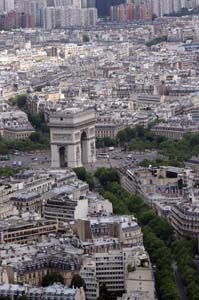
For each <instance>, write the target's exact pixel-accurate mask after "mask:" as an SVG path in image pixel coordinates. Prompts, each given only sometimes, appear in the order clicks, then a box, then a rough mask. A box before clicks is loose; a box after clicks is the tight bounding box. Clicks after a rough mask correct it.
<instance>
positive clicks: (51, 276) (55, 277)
mask: <svg viewBox="0 0 199 300" xmlns="http://www.w3.org/2000/svg"><path fill="white" fill-rule="evenodd" d="M54 283H62V284H64V278H63V276H62V275H61V274H60V273H56V272H52V273H47V274H46V275H45V276H44V277H43V278H42V286H43V287H45V286H49V285H52V284H54Z"/></svg>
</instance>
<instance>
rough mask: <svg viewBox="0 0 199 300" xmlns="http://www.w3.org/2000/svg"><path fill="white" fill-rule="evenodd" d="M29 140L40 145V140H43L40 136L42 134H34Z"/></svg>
mask: <svg viewBox="0 0 199 300" xmlns="http://www.w3.org/2000/svg"><path fill="white" fill-rule="evenodd" d="M29 139H30V140H31V141H32V142H36V143H39V142H40V140H41V134H40V132H33V133H31V135H30V137H29Z"/></svg>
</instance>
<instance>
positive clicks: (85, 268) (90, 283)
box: [80, 258, 99, 300]
mask: <svg viewBox="0 0 199 300" xmlns="http://www.w3.org/2000/svg"><path fill="white" fill-rule="evenodd" d="M80 276H81V277H82V278H84V281H85V283H86V299H87V300H96V299H97V298H98V297H99V282H98V281H97V277H96V262H95V261H93V260H92V259H89V258H87V259H86V260H85V261H84V263H83V265H82V267H81V269H80Z"/></svg>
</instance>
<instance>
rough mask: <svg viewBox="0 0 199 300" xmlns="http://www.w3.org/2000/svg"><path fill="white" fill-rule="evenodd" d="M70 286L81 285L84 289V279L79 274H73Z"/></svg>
mask: <svg viewBox="0 0 199 300" xmlns="http://www.w3.org/2000/svg"><path fill="white" fill-rule="evenodd" d="M71 287H74V288H80V287H83V288H84V289H86V284H85V281H84V279H83V278H82V277H81V276H80V275H79V274H75V275H74V276H73V278H72V280H71Z"/></svg>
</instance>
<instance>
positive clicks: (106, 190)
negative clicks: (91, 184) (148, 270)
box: [95, 168, 199, 300]
mask: <svg viewBox="0 0 199 300" xmlns="http://www.w3.org/2000/svg"><path fill="white" fill-rule="evenodd" d="M104 172H105V173H104ZM103 174H105V175H106V176H105V177H104V178H106V180H105V179H104V178H103ZM95 176H96V177H97V178H98V180H99V181H100V183H101V185H102V186H103V192H102V193H103V195H104V197H106V198H107V199H109V200H110V201H111V202H112V204H113V208H114V213H116V214H127V213H133V214H134V215H135V216H136V217H137V219H138V223H139V225H140V226H141V227H142V231H143V233H144V244H145V247H146V249H147V251H148V252H149V255H150V257H151V260H152V263H153V264H154V265H155V266H156V269H155V270H156V272H155V276H156V283H157V290H158V292H159V295H160V299H164V300H167V299H168V300H170V299H176V300H178V299H179V295H178V292H177V289H176V286H175V280H174V275H173V270H172V268H171V264H172V262H173V260H175V261H176V263H177V266H178V270H179V271H180V274H181V277H182V280H183V283H184V285H185V288H186V292H187V299H188V300H199V275H198V272H197V271H196V264H198V265H199V261H197V262H195V261H194V258H195V254H196V253H197V241H196V240H191V239H180V240H179V239H177V237H176V235H175V234H174V231H173V228H172V227H171V225H170V224H169V223H168V222H167V221H166V220H165V219H163V218H160V217H159V216H157V215H156V214H155V213H154V212H153V211H152V209H151V208H150V207H149V206H148V205H147V204H146V203H145V202H144V201H143V200H142V199H141V198H140V197H138V196H135V195H131V194H129V193H128V192H126V191H125V190H124V189H123V188H122V187H121V185H120V184H119V183H118V179H117V182H115V179H116V178H115V176H116V170H114V169H106V171H105V170H104V168H100V169H98V170H97V172H96V173H95Z"/></svg>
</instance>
